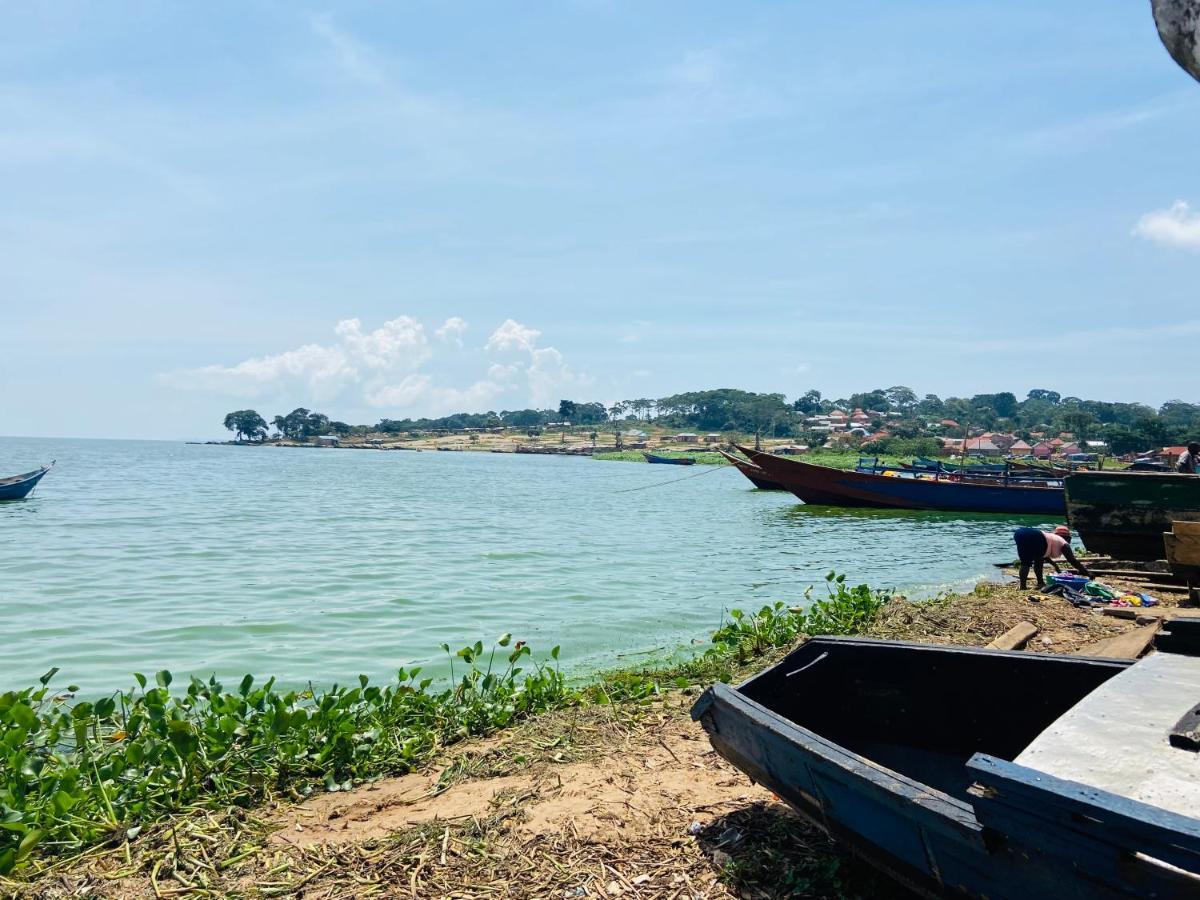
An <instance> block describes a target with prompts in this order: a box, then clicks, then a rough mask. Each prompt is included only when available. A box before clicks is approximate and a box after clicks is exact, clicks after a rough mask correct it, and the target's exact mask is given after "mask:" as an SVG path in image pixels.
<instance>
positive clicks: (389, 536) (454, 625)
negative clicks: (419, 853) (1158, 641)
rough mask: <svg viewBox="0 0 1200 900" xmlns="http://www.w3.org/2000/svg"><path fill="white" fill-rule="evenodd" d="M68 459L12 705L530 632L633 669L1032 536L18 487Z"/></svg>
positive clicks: (344, 491) (548, 474) (23, 454)
mask: <svg viewBox="0 0 1200 900" xmlns="http://www.w3.org/2000/svg"><path fill="white" fill-rule="evenodd" d="M52 458H57V460H58V466H57V467H56V468H55V469H54V470H53V471H52V472H51V473H50V475H48V476H47V477H46V479H45V480H44V481H43V482H42V484H41V485H40V486H39V488H38V490H37V491H36V493H35V494H34V495H33V496H32V497H31V498H30V499H28V500H26V501H23V502H16V503H0V633H3V634H4V635H5V636H6V640H5V651H4V653H3V654H2V655H0V687H15V686H24V685H26V684H29V683H31V682H32V681H33V680H34V679H36V678H37V677H38V676H39V675H41V674H42V673H43V672H44V671H46V670H47V669H48V668H50V667H51V666H59V667H61V669H62V674H61V675H60V676H59V677H58V679H56V683H61V684H66V683H68V682H75V683H78V684H80V685H81V686H83V689H84V690H85V691H101V690H108V689H112V688H115V687H124V686H128V685H129V684H130V683H131V679H130V673H131V672H134V671H144V672H151V671H155V670H157V669H161V668H169V669H171V670H172V671H173V672H175V673H176V675H177V676H178V675H180V674H183V673H188V672H190V673H194V674H197V675H200V676H202V677H206V676H207V675H209V674H211V673H216V674H217V675H218V676H219V677H223V678H226V679H228V678H233V677H237V676H240V675H241V674H243V673H245V672H254V673H255V674H258V675H263V674H274V675H276V676H278V677H279V678H280V679H281V681H283V682H285V683H289V684H304V683H305V682H307V681H309V680H312V681H313V682H316V683H329V682H332V681H335V680H336V681H345V680H347V679H349V678H353V677H354V676H356V675H358V674H359V673H365V674H368V675H370V676H372V677H387V676H389V675H390V674H391V673H393V672H394V670H395V669H396V668H398V667H399V666H401V665H410V664H412V663H414V662H418V663H424V664H427V665H432V666H434V667H438V666H439V665H440V663H441V659H442V656H441V652H440V650H439V646H440V644H441V643H442V642H443V641H445V642H448V643H449V644H450V645H451V647H458V646H462V645H464V644H466V643H470V642H474V641H475V640H476V639H482V640H484V641H485V643H486V642H488V641H490V640H491V639H493V638H495V637H496V636H497V635H499V634H501V633H503V632H506V631H511V632H512V633H513V634H514V635H515V637H517V638H520V639H523V640H526V641H528V642H529V643H530V644H531V645H532V646H533V647H534V648H535V649H539V650H548V649H549V648H550V646H552V645H554V644H561V645H562V658H563V660H564V661H565V662H566V664H567V665H568V666H570V667H572V668H574V669H576V670H579V669H581V668H594V667H603V666H609V665H614V664H620V663H630V662H634V661H637V660H639V659H644V658H646V656H652V655H660V656H661V655H663V654H665V653H669V652H672V651H675V650H678V649H680V648H682V647H687V646H689V645H690V644H691V643H692V642H694V641H697V640H703V639H704V638H706V637H707V635H708V634H709V633H711V631H712V629H713V628H714V627H715V626H716V625H717V624H718V623H719V621H720V620H721V617H722V613H723V611H724V610H726V609H728V608H730V607H734V606H739V607H743V608H757V607H759V606H761V605H762V604H764V603H768V602H771V601H774V600H786V601H788V602H797V601H799V600H801V599H802V596H803V592H804V589H805V587H807V586H808V585H810V584H814V583H817V584H819V583H821V582H823V576H824V573H825V572H826V571H827V570H829V569H836V570H838V571H839V572H845V573H847V575H848V576H849V577H850V578H851V579H852V580H854V581H860V580H862V581H867V582H870V583H871V584H874V585H877V586H885V585H886V586H894V587H898V588H903V589H905V590H906V591H908V592H909V593H910V595H922V596H925V595H930V594H933V593H936V592H937V591H939V590H943V589H946V588H958V587H965V586H967V585H969V584H971V583H973V582H974V581H976V580H977V579H979V578H982V577H993V575H994V572H995V570H994V569H993V568H992V566H991V563H992V562H994V561H996V560H998V559H1011V558H1012V556H1013V550H1012V544H1011V530H1012V527H1013V526H1014V525H1015V524H1023V523H1025V522H1027V521H1028V520H1019V519H1013V518H996V517H990V518H988V517H979V516H970V515H962V514H957V513H946V514H929V513H909V514H906V513H884V512H863V511H849V510H829V509H817V508H808V507H804V506H803V505H801V504H799V503H798V502H797V501H796V500H795V499H794V498H792V497H791V495H788V494H781V493H775V492H762V491H754V490H752V489H751V488H750V485H749V483H748V482H747V481H746V480H745V479H744V478H742V476H741V475H739V474H738V473H737V471H735V470H734V469H732V468H723V469H720V470H716V471H712V472H711V474H707V475H702V476H700V477H688V478H686V480H682V481H677V482H675V483H673V484H666V485H663V486H661V487H654V488H651V489H648V490H639V491H629V489H631V488H638V487H645V486H648V485H654V484H657V483H660V482H665V481H670V480H672V479H678V478H684V477H685V476H688V475H693V474H695V473H696V471H704V470H700V469H699V467H697V468H696V470H686V471H681V470H680V469H677V468H671V467H666V466H647V465H637V464H632V463H619V462H597V461H593V460H590V459H577V458H558V457H545V456H513V455H499V454H489V453H435V452H434V453H431V452H426V453H413V452H371V451H356V450H318V449H312V450H309V449H286V448H243V447H228V446H194V445H187V444H175V443H162V442H149V441H85V440H43V439H24V438H0V474H15V473H17V472H23V471H27V470H29V469H32V468H35V467H36V466H37V465H39V464H41V463H43V462H48V461H49V460H50V459H52ZM621 491H625V493H620V492H621ZM820 590H822V588H821V587H820V586H818V591H820Z"/></svg>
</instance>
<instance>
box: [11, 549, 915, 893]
mask: <svg viewBox="0 0 1200 900" xmlns="http://www.w3.org/2000/svg"><path fill="white" fill-rule="evenodd" d="M826 592H827V597H826V598H825V599H822V600H818V601H815V602H813V603H811V605H809V606H808V607H807V608H805V609H799V608H793V607H789V606H786V605H785V604H783V603H782V602H780V603H776V604H775V605H774V606H767V607H763V608H762V609H761V610H759V611H758V612H757V613H754V614H744V613H743V612H741V611H740V610H731V611H730V613H729V617H728V619H727V620H726V621H725V622H724V623H722V625H721V627H720V628H718V630H717V631H716V632H715V633H714V634H713V636H712V646H711V647H710V648H708V649H707V650H706V651H705V652H704V653H703V654H701V655H698V656H694V657H690V658H688V659H686V660H684V661H682V662H678V663H674V664H669V665H665V666H659V667H647V668H643V669H640V670H624V671H615V672H609V673H605V674H602V675H600V676H599V677H597V678H595V679H594V680H592V681H590V682H586V683H584V684H582V685H577V686H572V685H569V684H568V683H567V682H566V681H565V679H564V678H563V676H562V674H561V673H560V671H559V669H558V666H557V658H558V648H557V647H556V648H554V649H553V650H552V651H551V652H550V654H549V656H548V658H547V659H544V660H542V661H537V660H534V658H533V655H532V653H531V651H530V649H529V647H528V646H526V645H524V644H523V643H522V642H517V643H516V644H513V642H512V639H511V637H510V636H509V635H503V636H501V637H500V638H499V639H498V640H497V642H496V643H495V645H494V646H493V647H491V648H486V649H485V647H484V646H483V644H482V643H476V644H474V645H473V646H469V647H464V648H462V649H460V650H458V651H457V652H454V653H452V652H451V651H450V648H449V647H448V646H446V645H443V650H444V651H445V652H446V653H447V655H448V656H449V657H450V662H451V676H450V681H449V684H446V685H441V686H437V685H435V684H434V682H433V681H432V680H431V679H429V678H420V675H421V672H420V670H419V669H413V670H407V671H406V670H404V669H401V670H400V671H399V672H398V673H397V677H396V679H395V680H394V681H392V682H391V683H389V684H385V685H372V684H370V683H369V681H368V679H367V677H366V676H360V677H359V680H358V684H357V685H353V686H349V687H338V686H335V687H333V688H331V689H329V690H327V691H323V692H317V691H314V690H312V689H310V690H307V691H300V692H297V691H287V692H283V691H280V690H278V689H276V687H275V685H274V681H273V680H270V681H267V682H266V683H264V684H262V685H261V686H256V685H255V680H254V678H253V677H252V676H249V675H247V676H245V677H244V678H243V679H242V680H241V682H240V683H239V684H238V685H237V687H236V688H235V689H233V690H226V689H225V688H224V686H223V685H221V684H220V683H219V682H217V681H216V680H215V679H210V680H209V681H207V682H204V681H200V680H199V679H196V678H192V679H191V680H190V681H189V682H188V683H187V685H186V686H185V687H183V689H182V690H173V689H172V686H173V684H174V679H173V677H172V675H171V673H170V672H168V671H162V672H159V673H158V674H157V675H156V676H155V677H154V679H153V680H151V679H148V678H146V677H145V676H143V675H140V674H137V675H135V676H134V678H135V681H136V682H137V686H136V687H135V688H133V689H131V690H128V691H123V692H119V693H115V694H113V695H111V696H108V697H104V698H102V699H100V700H96V701H86V700H82V701H76V699H75V696H74V695H75V693H76V691H77V690H78V688H76V687H75V686H73V685H72V686H69V687H68V688H67V690H66V691H65V692H61V693H60V692H56V691H53V690H52V689H51V688H50V683H51V681H52V680H53V678H54V675H55V673H56V671H57V670H53V669H52V670H51V671H49V672H47V673H46V675H44V676H43V677H42V678H41V679H40V683H39V685H37V686H36V687H32V688H27V689H25V690H22V691H9V692H7V693H4V694H2V695H0V875H5V874H8V873H12V872H14V871H16V870H22V869H27V868H32V870H33V873H34V874H36V873H37V871H38V870H40V869H43V868H45V867H46V866H47V865H51V864H52V863H53V860H54V859H55V858H63V857H64V856H69V855H72V854H79V853H82V852H87V851H88V850H89V848H94V847H103V846H106V845H107V846H124V847H126V848H128V844H129V842H130V841H132V840H133V839H135V838H136V837H138V835H139V834H140V833H141V832H142V831H143V830H147V831H152V832H154V833H155V834H159V835H161V834H162V833H163V832H162V828H161V827H160V826H159V824H158V823H161V822H163V821H172V820H174V819H178V818H179V817H180V815H184V816H185V817H186V816H192V817H200V818H207V820H209V821H217V820H218V819H219V820H220V821H225V819H226V818H227V817H229V816H233V817H234V818H236V819H239V820H241V819H245V818H246V812H245V811H246V810H247V809H250V808H253V807H254V806H256V805H258V804H260V803H262V802H263V801H265V800H268V799H270V798H272V797H292V798H299V797H302V796H305V795H307V794H309V793H311V792H312V791H314V790H322V789H323V790H327V791H341V790H347V789H349V788H350V787H352V786H354V785H357V784H362V783H364V782H368V781H372V780H375V779H378V778H381V777H384V776H387V775H396V774H403V773H406V772H409V771H412V770H414V769H416V768H418V767H420V766H422V765H423V764H425V763H427V762H428V761H429V760H430V759H431V758H432V757H433V756H434V755H435V754H436V753H437V752H438V751H439V750H440V749H441V748H443V747H445V746H446V745H448V744H452V743H454V742H457V741H460V740H462V739H465V738H468V737H472V736H477V735H484V734H488V733H490V732H492V731H495V730H498V729H501V728H505V727H507V726H510V725H513V724H515V723H517V722H520V721H522V720H524V719H527V718H529V717H530V716H533V715H535V714H538V713H542V712H546V711H551V710H556V709H557V710H561V709H567V708H570V707H604V706H611V705H614V704H619V703H634V704H644V703H650V702H654V701H656V700H657V699H658V698H660V697H661V696H662V695H663V694H665V693H666V692H669V691H672V690H677V689H680V688H688V687H691V686H692V685H696V684H707V683H711V682H712V681H717V680H720V681H730V680H732V679H733V677H734V675H735V673H737V672H738V671H739V670H740V669H742V668H743V667H745V666H746V665H747V664H749V663H751V662H753V661H755V660H758V661H760V662H761V658H762V657H763V656H764V655H767V654H770V653H772V652H778V648H781V647H786V646H789V645H790V644H792V643H794V642H795V641H796V640H797V639H798V638H800V637H801V636H803V635H813V634H855V633H860V632H861V631H862V630H864V629H865V628H867V627H868V626H869V624H870V623H871V622H872V621H874V619H875V618H876V617H877V615H878V613H879V611H880V610H881V609H882V608H883V607H884V606H885V605H886V604H887V602H888V601H889V600H890V598H891V593H890V592H888V591H879V590H872V589H871V588H869V587H867V586H865V585H859V586H857V587H849V586H847V585H846V583H845V577H844V576H837V575H835V574H834V573H832V572H831V573H830V574H829V575H828V576H827V582H826ZM809 593H811V588H810V589H809ZM806 596H808V594H806ZM214 815H215V816H217V819H214V818H213V817H214ZM174 827H175V829H176V831H177V828H178V826H174ZM173 834H174V832H173ZM175 839H176V840H177V839H178V837H177V835H175ZM127 852H128V850H127V849H126V853H127Z"/></svg>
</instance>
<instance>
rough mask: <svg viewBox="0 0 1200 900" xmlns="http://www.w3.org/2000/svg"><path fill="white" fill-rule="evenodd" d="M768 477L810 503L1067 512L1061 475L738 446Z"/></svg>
mask: <svg viewBox="0 0 1200 900" xmlns="http://www.w3.org/2000/svg"><path fill="white" fill-rule="evenodd" d="M737 449H738V450H740V451H741V452H742V453H744V454H745V455H746V456H747V457H748V458H749V460H750V462H752V463H753V464H754V465H755V466H757V467H758V468H759V469H761V470H762V471H763V472H765V473H766V476H767V478H769V479H770V480H771V481H774V482H776V483H777V484H779V485H781V486H782V487H783V488H785V489H786V490H789V491H791V492H792V493H793V494H795V495H796V496H797V497H799V498H800V499H801V500H803V501H804V502H805V503H811V504H815V505H818V506H852V507H873V508H877V509H879V508H882V509H931V510H946V511H949V512H985V513H1015V514H1029V515H1048V516H1055V517H1060V516H1065V515H1066V511H1067V505H1066V499H1065V497H1064V493H1063V485H1062V481H1061V480H1054V479H1046V478H1039V477H1036V476H1031V475H1023V474H1019V473H1018V474H1009V473H1006V474H1003V475H994V476H993V475H967V474H960V473H948V474H943V473H940V472H934V473H920V472H902V471H891V472H882V473H879V472H870V471H853V470H850V471H846V470H842V469H833V468H830V467H829V466H817V465H813V464H812V463H805V462H800V461H799V460H795V459H786V458H784V457H781V456H774V455H772V454H770V453H762V452H759V451H756V450H751V449H749V448H747V447H742V446H738V447H737Z"/></svg>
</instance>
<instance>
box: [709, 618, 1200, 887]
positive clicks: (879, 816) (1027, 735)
mask: <svg viewBox="0 0 1200 900" xmlns="http://www.w3.org/2000/svg"><path fill="white" fill-rule="evenodd" d="M1167 627H1168V631H1167V632H1163V633H1162V634H1160V637H1159V639H1158V646H1159V650H1160V651H1166V650H1167V649H1168V644H1169V643H1172V642H1173V644H1172V646H1171V651H1172V652H1156V653H1153V654H1152V655H1151V656H1149V657H1147V658H1145V659H1143V660H1140V661H1138V662H1133V661H1131V660H1126V659H1100V658H1089V657H1082V656H1066V655H1061V656H1055V655H1051V654H1038V653H1028V652H1010V651H1002V650H989V649H984V648H975V647H949V646H937V645H928V644H913V643H904V642H897V641H879V640H866V639H856V638H836V637H828V638H814V639H812V640H809V641H808V642H807V643H805V644H803V645H801V646H800V647H798V648H797V649H796V650H793V651H792V652H791V653H790V654H788V656H786V657H785V658H784V659H783V660H782V661H781V662H779V663H778V664H777V665H774V666H772V667H771V668H769V669H767V670H765V671H764V672H762V673H760V674H759V675H756V676H755V677H753V678H751V679H750V680H749V681H747V682H745V683H744V684H742V685H739V686H737V687H733V686H730V685H725V684H716V685H713V686H712V687H711V688H709V689H708V690H707V691H706V692H705V693H704V694H703V695H702V696H701V697H700V699H699V700H698V701H697V703H696V704H695V706H694V707H693V709H692V717H693V719H696V720H697V721H699V722H700V723H701V724H702V725H703V727H704V729H705V730H706V731H707V732H708V735H709V738H710V740H711V741H712V745H713V747H714V748H715V749H716V751H717V752H718V753H719V754H720V755H721V756H723V757H724V758H725V759H727V760H729V761H730V762H731V763H732V764H733V765H734V766H736V767H737V768H739V769H740V770H742V771H743V772H744V773H746V774H747V775H748V776H750V778H751V779H753V780H754V781H755V782H757V783H759V784H761V785H763V786H765V787H767V788H768V789H770V790H771V791H773V792H774V793H775V794H777V795H778V796H779V797H781V798H783V799H784V800H785V801H786V802H787V803H788V804H789V805H791V806H792V807H793V808H794V809H796V810H797V811H798V812H799V813H800V814H801V815H803V816H805V817H806V818H808V819H810V820H812V821H813V822H814V823H816V824H817V825H818V826H820V827H821V828H824V829H825V830H827V831H828V832H829V833H830V834H832V835H833V836H834V837H835V838H836V839H838V840H839V841H842V842H844V843H845V844H846V845H848V846H849V847H851V848H852V849H853V850H854V851H855V852H856V853H857V854H858V855H860V856H862V857H863V858H865V859H866V860H867V861H868V862H870V863H872V864H873V865H875V866H876V867H878V868H879V869H882V870H883V871H885V872H887V873H888V874H889V875H891V876H893V877H894V878H896V879H897V880H899V881H900V882H902V883H904V884H905V885H907V886H908V887H910V888H912V889H914V890H916V891H918V892H919V893H921V894H923V895H925V896H928V897H956V898H963V897H977V898H989V900H1033V898H1041V897H1054V898H1063V900H1085V898H1087V900H1096V898H1099V900H1112V898H1126V900H1129V898H1134V897H1157V898H1168V897H1171V898H1175V897H1197V896H1200V819H1197V818H1196V817H1195V816H1196V814H1197V811H1198V810H1200V755H1198V754H1197V753H1196V752H1195V751H1194V750H1189V749H1184V747H1185V745H1186V742H1187V741H1188V740H1190V739H1189V738H1188V737H1187V734H1188V733H1190V734H1191V735H1192V737H1196V736H1197V733H1196V732H1195V731H1194V730H1193V731H1191V732H1185V731H1183V730H1182V729H1186V728H1191V729H1195V728H1196V727H1197V725H1196V722H1195V721H1194V718H1195V717H1194V716H1193V717H1192V719H1190V720H1189V719H1188V714H1189V713H1191V712H1192V711H1193V710H1194V709H1195V706H1196V702H1197V699H1198V698H1200V657H1198V656H1196V655H1195V654H1196V653H1197V652H1200V622H1187V621H1184V620H1177V621H1175V622H1171V623H1168V626H1167ZM1117 723H1119V727H1115V726H1116V725H1117Z"/></svg>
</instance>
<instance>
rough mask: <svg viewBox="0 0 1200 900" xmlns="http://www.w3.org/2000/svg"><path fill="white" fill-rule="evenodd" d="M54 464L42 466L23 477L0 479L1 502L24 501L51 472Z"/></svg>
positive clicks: (13, 476) (14, 476)
mask: <svg viewBox="0 0 1200 900" xmlns="http://www.w3.org/2000/svg"><path fill="white" fill-rule="evenodd" d="M53 465H54V463H53V462H51V463H50V465H48V466H42V467H41V468H40V469H37V470H36V471H33V472H26V473H25V474H23V475H11V476H9V477H8V478H0V500H23V499H25V498H26V497H28V496H29V493H30V492H31V491H32V490H33V489H34V488H35V487H37V485H38V482H39V481H41V480H42V479H43V478H44V477H45V476H46V473H47V472H49V471H50V469H51V467H53Z"/></svg>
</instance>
